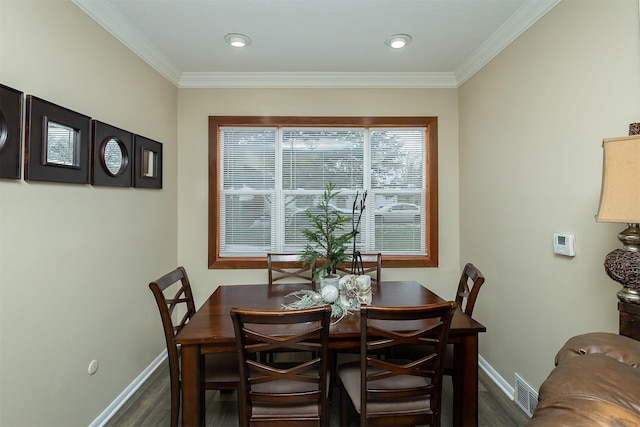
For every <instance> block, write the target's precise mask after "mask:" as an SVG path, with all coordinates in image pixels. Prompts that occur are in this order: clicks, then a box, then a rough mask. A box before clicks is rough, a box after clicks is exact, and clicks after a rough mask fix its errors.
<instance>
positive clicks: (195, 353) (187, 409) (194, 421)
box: [181, 345, 204, 427]
mask: <svg viewBox="0 0 640 427" xmlns="http://www.w3.org/2000/svg"><path fill="white" fill-rule="evenodd" d="M181 360H182V362H181V363H182V368H181V371H182V372H181V374H182V426H183V427H198V426H201V425H204V419H200V418H201V411H200V410H201V408H200V405H201V402H200V346H199V345H183V346H182V356H181Z"/></svg>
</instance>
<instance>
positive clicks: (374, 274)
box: [331, 253, 384, 373]
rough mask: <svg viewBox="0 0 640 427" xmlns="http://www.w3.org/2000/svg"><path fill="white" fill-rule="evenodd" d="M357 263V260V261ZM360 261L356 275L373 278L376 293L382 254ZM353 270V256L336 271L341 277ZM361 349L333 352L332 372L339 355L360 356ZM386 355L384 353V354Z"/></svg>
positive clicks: (368, 255)
mask: <svg viewBox="0 0 640 427" xmlns="http://www.w3.org/2000/svg"><path fill="white" fill-rule="evenodd" d="M356 261H357V260H356ZM360 261H362V264H359V265H357V268H356V273H355V274H357V275H362V274H366V275H369V276H371V290H372V291H374V292H375V290H376V289H379V285H380V281H381V280H382V278H381V273H382V254H381V253H377V254H360ZM352 269H353V256H350V257H349V260H347V261H346V262H343V263H340V264H338V266H337V267H336V271H337V272H338V274H340V275H341V276H344V275H347V274H352V273H351V271H352ZM359 353H360V350H359V349H349V348H347V349H340V350H333V351H331V372H334V373H335V368H336V367H337V365H338V357H339V354H359ZM383 354H384V353H383Z"/></svg>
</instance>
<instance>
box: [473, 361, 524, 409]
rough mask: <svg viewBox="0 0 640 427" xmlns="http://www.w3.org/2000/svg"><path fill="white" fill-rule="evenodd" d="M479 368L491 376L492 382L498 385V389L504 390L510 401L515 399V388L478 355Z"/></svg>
mask: <svg viewBox="0 0 640 427" xmlns="http://www.w3.org/2000/svg"><path fill="white" fill-rule="evenodd" d="M478 366H479V367H480V368H481V369H482V370H483V371H484V372H485V373H486V374H487V375H488V376H489V378H491V380H493V382H494V383H496V385H497V386H498V387H500V390H502V391H503V392H504V394H506V395H507V397H509V399H511V400H513V399H514V397H515V389H514V388H513V386H511V384H509V383H508V382H507V381H506V380H505V379H504V378H502V376H500V374H499V373H498V371H496V370H495V369H493V366H491V365H489V363H488V362H487V361H486V360H484V358H483V357H482V356H480V355H478Z"/></svg>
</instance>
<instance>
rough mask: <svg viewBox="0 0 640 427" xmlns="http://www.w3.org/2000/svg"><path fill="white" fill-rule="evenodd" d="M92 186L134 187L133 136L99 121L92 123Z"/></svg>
mask: <svg viewBox="0 0 640 427" xmlns="http://www.w3.org/2000/svg"><path fill="white" fill-rule="evenodd" d="M91 135H92V138H91V139H92V145H93V149H92V158H93V165H92V167H91V184H93V185H107V186H113V187H131V186H132V185H133V166H134V164H133V134H132V133H131V132H127V131H126V130H122V129H119V128H117V127H114V126H111V125H108V124H106V123H103V122H100V121H98V120H93V122H92V129H91Z"/></svg>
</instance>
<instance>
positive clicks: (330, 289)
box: [321, 285, 339, 304]
mask: <svg viewBox="0 0 640 427" xmlns="http://www.w3.org/2000/svg"><path fill="white" fill-rule="evenodd" d="M321 295H322V299H323V300H324V301H325V302H328V303H329V304H331V303H332V302H334V301H335V300H337V299H338V295H339V292H338V288H336V287H335V286H333V285H327V286H325V287H324V288H322V291H321Z"/></svg>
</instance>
